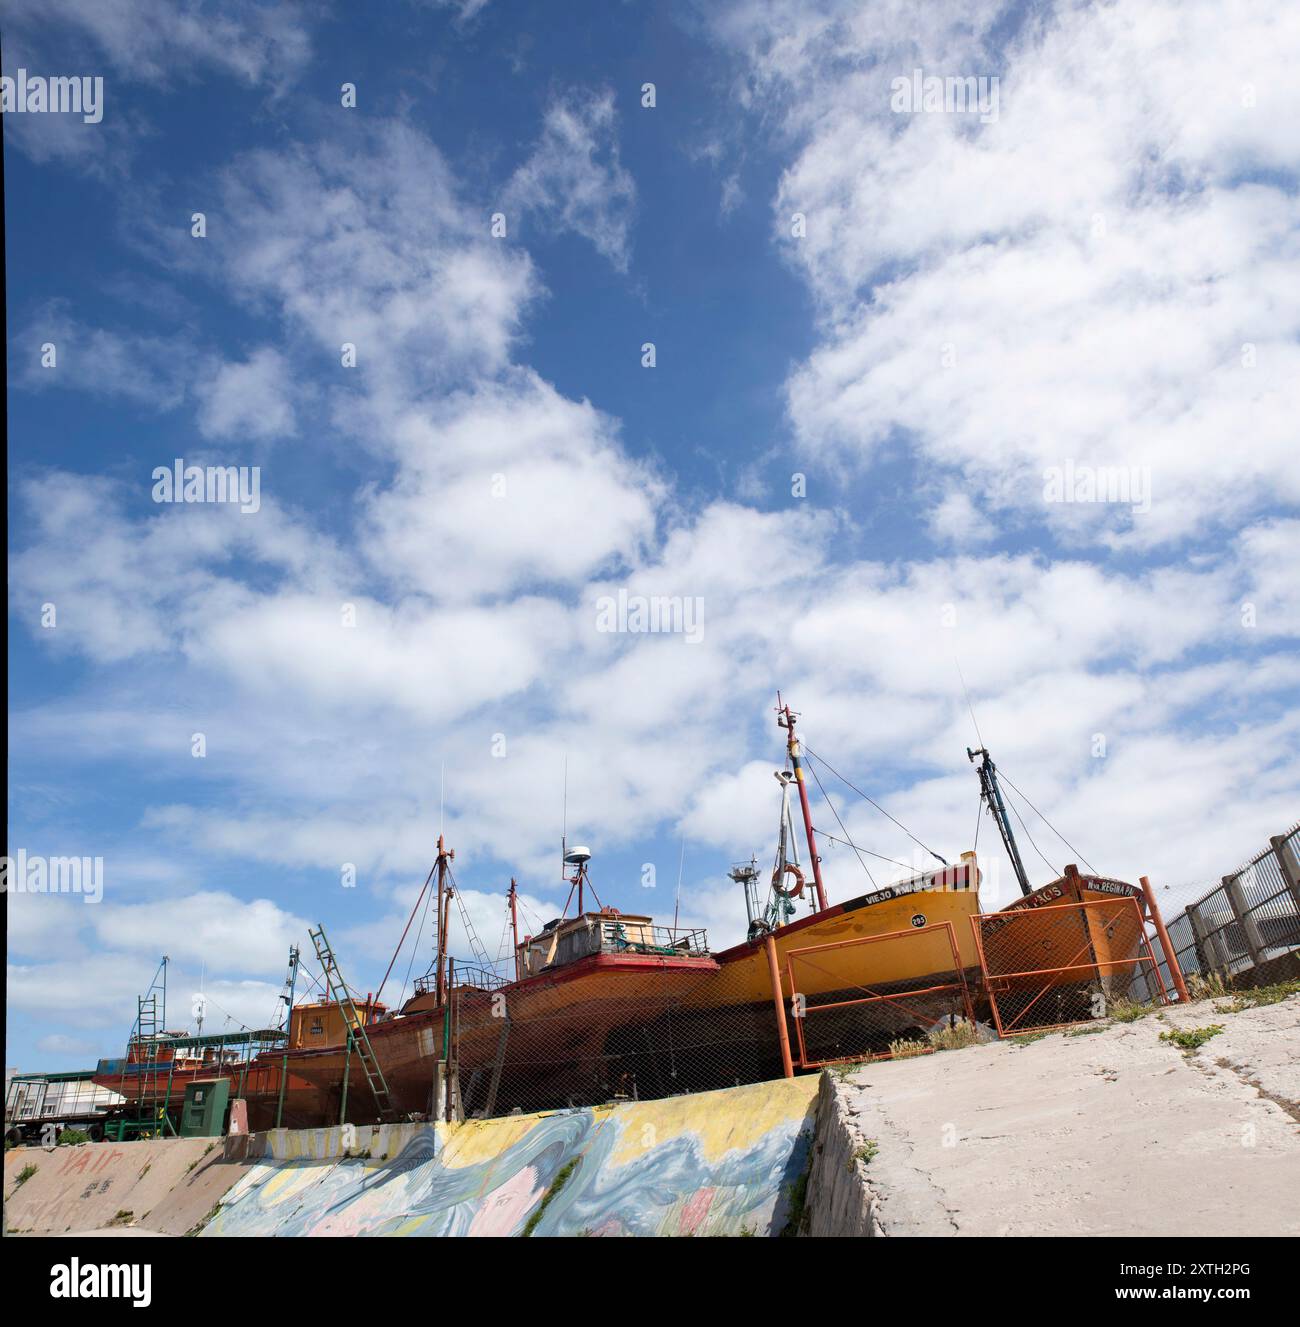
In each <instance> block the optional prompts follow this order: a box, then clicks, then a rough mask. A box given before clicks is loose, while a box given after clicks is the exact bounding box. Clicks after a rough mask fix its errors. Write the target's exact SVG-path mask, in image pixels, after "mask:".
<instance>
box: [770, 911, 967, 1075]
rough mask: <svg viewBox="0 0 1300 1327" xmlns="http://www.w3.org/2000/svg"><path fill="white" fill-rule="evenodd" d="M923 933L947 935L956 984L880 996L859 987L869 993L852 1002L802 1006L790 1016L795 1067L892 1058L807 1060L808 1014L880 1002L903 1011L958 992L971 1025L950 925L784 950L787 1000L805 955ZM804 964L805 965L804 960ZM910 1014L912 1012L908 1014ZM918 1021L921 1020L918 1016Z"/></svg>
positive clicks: (793, 994)
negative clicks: (923, 999)
mask: <svg viewBox="0 0 1300 1327" xmlns="http://www.w3.org/2000/svg"><path fill="white" fill-rule="evenodd" d="M927 931H945V932H947V935H948V944H949V945H950V947H951V949H952V967H953V971H954V972H956V974H957V980H956V981H954V982H944V983H941V984H940V985H937V986H926V987H924V988H922V989H920V990H914V991H896V992H892V993H890V992H886V993H884V994H881V993H880V992H878V991H872V989H871V987H869V986H860V987H859V988H858V989H859V990H863V991H868V992H870V993H869V994H867V995H864V996H861V997H859V998H858V999H854V1000H834V1001H832V1002H831V1003H829V1004H819V1005H805V1006H804V1011H803V1014H802V1015H799V1014H796V1015H794V1029H795V1036H796V1039H797V1041H798V1043H799V1067H800V1068H801V1069H821V1068H823V1067H824V1066H825V1065H828V1064H846V1063H854V1062H856V1061H860V1060H866V1059H873V1060H888V1059H891V1058H892V1056H890V1055H888V1054H884V1055H870V1056H863V1055H845V1056H841V1057H840V1058H838V1059H834V1060H810V1059H809V1058H808V1048H807V1045H806V1044H805V1042H804V1036H803V1025H804V1021H805V1019H806V1018H807V1017H808V1016H809V1015H810V1014H816V1013H820V1012H822V1011H823V1010H826V1009H845V1008H847V1007H849V1006H851V1005H858V1004H878V1003H880V1002H882V1001H885V1002H888V1003H890V1004H894V1005H897V1006H898V1007H899V1008H900V1009H906V1008H907V1004H906V1001H907V1000H910V999H915V998H916V997H917V996H918V995H933V994H934V993H935V992H936V991H960V992H961V997H962V1006H963V1008H964V1009H965V1011H966V1017H967V1018H968V1019H969V1020H970V1021H971V1022H974V1021H975V1013H974V1009H973V1008H972V1005H971V999H970V990H969V989H968V987H967V985H966V978H965V974H964V973H963V971H962V965H961V951H960V950H959V949H958V948H957V933H956V932H955V931H954V930H953V925H952V922H934V923H932V924H931V925H929V926H916V927H909V928H908V929H907V930H905V931H887V932H885V933H884V934H883V935H864V936H859V937H858V938H857V939H855V940H837V941H832V942H830V943H829V944H824V945H807V946H805V947H804V948H803V949H788V950H786V955H785V968H786V976H787V977H788V978H789V981H790V998H791V1000H794V999H795V998H796V997H797V995H798V994H799V991H798V987H797V986H796V984H795V975H794V965H795V960H796V959H799V958H803V957H804V956H805V955H808V954H821V953H825V952H826V951H827V950H830V949H851V948H852V947H853V946H855V945H873V944H879V943H880V942H881V941H886V940H910V939H915V938H916V937H917V936H918V935H925V934H926V932H927ZM805 961H809V960H807V959H805ZM909 1012H912V1011H909ZM917 1016H918V1017H924V1016H923V1015H920V1014H919V1013H918V1015H917Z"/></svg>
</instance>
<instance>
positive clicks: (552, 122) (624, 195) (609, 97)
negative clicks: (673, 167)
mask: <svg viewBox="0 0 1300 1327" xmlns="http://www.w3.org/2000/svg"><path fill="white" fill-rule="evenodd" d="M505 200H506V212H507V220H509V213H510V212H511V211H512V210H514V209H521V210H525V211H527V212H530V213H532V214H534V216H535V217H536V218H537V219H538V220H539V221H540V222H541V224H542V225H544V226H546V227H548V228H549V229H550V230H551V231H552V232H558V231H564V230H571V231H573V232H574V233H575V234H578V235H581V236H582V237H583V238H584V239H586V240H589V241H590V242H591V243H592V244H593V245H594V246H595V248H596V251H597V252H598V253H600V254H602V255H603V256H604V257H606V258H608V259H609V261H610V262H611V263H612V264H613V265H614V266H615V267H616V268H617V269H618V270H619V271H620V272H626V271H627V266H628V261H629V257H630V242H631V241H630V235H629V231H630V228H631V223H632V210H633V206H634V204H635V201H636V185H635V184H634V183H633V180H632V176H631V175H630V174H629V173H628V171H627V170H626V169H625V168H624V166H623V164H622V162H621V161H620V159H619V150H618V137H617V131H616V125H615V110H614V94H613V92H611V91H609V90H608V89H607V90H605V91H603V92H599V93H589V94H584V93H573V94H570V95H569V96H567V97H560V98H557V99H555V100H553V101H552V102H551V103H550V105H549V106H547V108H546V115H545V118H544V120H543V122H542V133H541V137H540V138H539V139H538V142H537V144H536V146H535V147H534V148H533V151H532V154H531V155H530V156H529V158H528V160H527V161H525V162H524V164H523V165H522V166H520V167H519V169H518V170H517V171H516V172H515V174H514V176H513V177H512V178H511V180H510V183H509V185H508V186H507V187H506V191H505Z"/></svg>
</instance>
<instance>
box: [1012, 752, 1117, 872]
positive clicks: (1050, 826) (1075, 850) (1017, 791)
mask: <svg viewBox="0 0 1300 1327" xmlns="http://www.w3.org/2000/svg"><path fill="white" fill-rule="evenodd" d="M1001 773H1002V782H1003V783H1005V784H1006V785H1007V787H1008V788H1010V789H1011V790H1012V792H1014V793H1015V794H1016V796H1017V797H1019V798H1020V799H1021V801H1023V802H1024V804H1025V805H1026V806H1027V807H1028V808H1029V809H1030V810H1031V811H1032V812H1033V813H1034V814H1035V815H1036V816H1037V817H1038V818H1039V820H1041V821H1042V822H1043V824H1044V825H1046V826H1047V828H1048V829H1050V830H1051V831H1052V833H1053V834H1055V835H1056V837H1057V838H1058V839H1060V840H1061V842H1062V843H1064V844H1065V846H1066V847H1067V848H1069V850H1070V851H1071V852H1072V853H1074V855H1075V856H1076V857H1077V858H1078V859H1079V860H1080V861H1081V862H1082V863H1083V864H1084V866H1086V867H1087V868H1088V870H1090V871H1091V872H1092V873H1093V875H1100V874H1101V872H1100V871H1098V870H1097V868H1096V867H1095V866H1094V865H1093V864H1092V863H1091V862H1090V861H1089V860H1088V859H1087V858H1086V857H1085V856H1084V855H1083V853H1081V852H1080V851H1079V850H1078V848H1076V847H1075V846H1074V844H1073V843H1071V842H1070V840H1069V839H1067V838H1066V837H1065V835H1064V834H1062V833H1061V831H1060V830H1059V829H1057V828H1056V826H1055V825H1054V824H1052V822H1051V821H1050V820H1048V818H1047V817H1046V816H1045V815H1044V814H1043V813H1042V812H1041V811H1040V810H1039V809H1038V808H1037V807H1036V806H1035V805H1034V804H1033V802H1031V801H1030V800H1029V798H1028V797H1026V796H1025V795H1024V793H1022V792H1021V791H1020V789H1019V788H1017V787H1016V785H1015V784H1014V783H1012V782H1011V780H1010V779H1009V778H1007V775H1006V771H1005V770H1003V771H1002V772H1001ZM1025 832H1026V833H1028V831H1027V830H1026V831H1025ZM1030 842H1031V843H1032V842H1033V840H1032V839H1031V840H1030Z"/></svg>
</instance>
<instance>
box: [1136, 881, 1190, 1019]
mask: <svg viewBox="0 0 1300 1327" xmlns="http://www.w3.org/2000/svg"><path fill="white" fill-rule="evenodd" d="M1138 883H1139V884H1140V885H1141V886H1142V894H1143V897H1144V898H1145V899H1146V902H1147V911H1148V912H1149V913H1150V914H1151V920H1152V921H1153V922H1154V923H1155V928H1156V935H1157V936H1158V937H1159V939H1160V948H1161V949H1163V950H1164V951H1165V962H1166V963H1167V964H1168V966H1169V976H1170V978H1171V979H1172V980H1173V983H1174V989H1175V990H1176V991H1177V992H1178V1001H1179V1003H1180V1004H1187V1003H1189V1001H1190V998H1191V997H1190V996H1188V994H1187V983H1186V982H1185V981H1184V980H1183V970H1182V968H1180V967H1179V966H1178V955H1177V954H1176V953H1175V952H1174V946H1173V941H1171V940H1170V939H1169V932H1168V931H1166V930H1165V919H1164V918H1163V917H1162V916H1161V915H1160V905H1159V904H1158V903H1157V902H1156V891H1155V890H1154V889H1152V888H1151V882H1150V881H1149V880H1148V879H1147V878H1146V876H1139V877H1138Z"/></svg>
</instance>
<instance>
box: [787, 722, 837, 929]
mask: <svg viewBox="0 0 1300 1327" xmlns="http://www.w3.org/2000/svg"><path fill="white" fill-rule="evenodd" d="M779 713H781V714H784V715H785V724H784V727H785V730H786V732H787V733H788V734H789V737H788V738H787V740H786V751H787V752H789V755H790V766H791V768H792V769H793V770H794V779H795V782H796V783H797V784H798V785H799V806H800V808H801V809H802V811H803V828H804V834H805V835H806V836H807V839H808V855H809V857H811V858H812V869H813V884H814V885H815V886H816V888H817V911H818V912H824V911H825V910H826V887H825V885H824V884H823V883H822V859H821V857H820V856H819V854H818V852H817V839H816V831H815V830H814V829H813V822H812V807H811V806H810V805H809V802H808V785H807V784H806V783H804V779H803V761H802V759H801V758H800V756H801V752H800V749H799V739H798V738H797V737H796V736H795V731H794V721H795V719H796V717H797V716H796V715H795V713H794V711H793V710H791V708H790V707H789V705H784V706H782V707H781V709H780V711H779Z"/></svg>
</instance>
